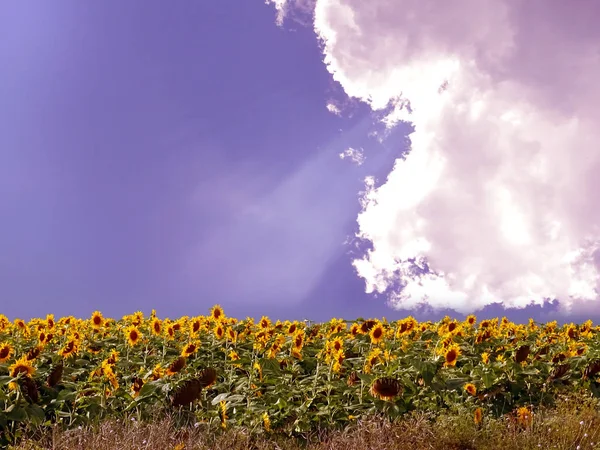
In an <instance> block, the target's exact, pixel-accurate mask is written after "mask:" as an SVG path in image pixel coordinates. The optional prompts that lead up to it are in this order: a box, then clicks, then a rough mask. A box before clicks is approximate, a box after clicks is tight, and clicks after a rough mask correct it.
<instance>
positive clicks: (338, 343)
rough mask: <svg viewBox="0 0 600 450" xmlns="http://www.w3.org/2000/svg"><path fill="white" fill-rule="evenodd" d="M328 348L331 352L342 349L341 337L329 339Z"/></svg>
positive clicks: (337, 351) (342, 341)
mask: <svg viewBox="0 0 600 450" xmlns="http://www.w3.org/2000/svg"><path fill="white" fill-rule="evenodd" d="M329 348H330V349H331V351H332V352H333V353H339V352H341V351H342V350H343V348H344V340H343V339H342V338H339V337H338V338H335V339H334V340H333V341H331V343H330V344H329Z"/></svg>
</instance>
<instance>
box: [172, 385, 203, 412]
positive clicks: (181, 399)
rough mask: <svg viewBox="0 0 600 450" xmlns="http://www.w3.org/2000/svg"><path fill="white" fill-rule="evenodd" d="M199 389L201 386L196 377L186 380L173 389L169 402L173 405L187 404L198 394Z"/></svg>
mask: <svg viewBox="0 0 600 450" xmlns="http://www.w3.org/2000/svg"><path fill="white" fill-rule="evenodd" d="M201 390H202V386H201V385H200V382H199V381H198V380H197V379H194V378H192V379H191V380H187V381H185V382H183V383H182V384H181V385H180V386H179V388H178V389H177V390H176V391H175V395H173V398H172V399H171V404H172V405H173V406H175V407H178V406H186V405H189V404H190V403H192V402H194V401H195V400H196V399H197V398H198V397H199V396H200V392H201Z"/></svg>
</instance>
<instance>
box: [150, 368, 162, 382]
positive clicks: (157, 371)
mask: <svg viewBox="0 0 600 450" xmlns="http://www.w3.org/2000/svg"><path fill="white" fill-rule="evenodd" d="M163 374H164V369H163V368H162V367H161V365H160V364H157V365H156V366H154V369H152V375H150V377H151V378H152V381H156V380H159V379H160V378H162V377H163Z"/></svg>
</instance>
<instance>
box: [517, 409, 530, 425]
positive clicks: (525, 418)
mask: <svg viewBox="0 0 600 450" xmlns="http://www.w3.org/2000/svg"><path fill="white" fill-rule="evenodd" d="M532 421H533V413H532V412H531V411H530V410H529V408H527V407H526V406H521V407H520V408H519V409H517V422H518V423H519V425H521V426H522V427H528V426H529V425H531V422H532Z"/></svg>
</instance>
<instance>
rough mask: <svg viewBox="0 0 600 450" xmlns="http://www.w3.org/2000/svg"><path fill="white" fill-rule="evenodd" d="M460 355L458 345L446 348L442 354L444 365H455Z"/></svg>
mask: <svg viewBox="0 0 600 450" xmlns="http://www.w3.org/2000/svg"><path fill="white" fill-rule="evenodd" d="M459 355H460V348H459V347H458V345H452V346H450V347H449V348H448V350H446V353H445V354H444V366H446V367H450V366H455V365H456V361H457V360H458V356H459Z"/></svg>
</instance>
